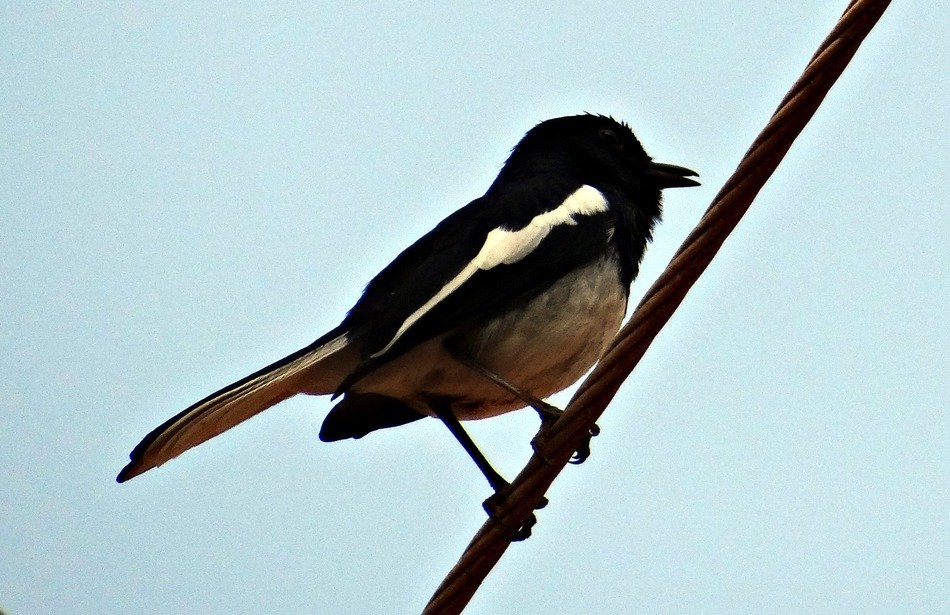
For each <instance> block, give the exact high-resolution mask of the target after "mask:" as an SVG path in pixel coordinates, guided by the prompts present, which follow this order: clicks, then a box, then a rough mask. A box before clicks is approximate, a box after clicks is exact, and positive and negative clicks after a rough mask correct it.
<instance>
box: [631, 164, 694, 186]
mask: <svg viewBox="0 0 950 615" xmlns="http://www.w3.org/2000/svg"><path fill="white" fill-rule="evenodd" d="M644 175H645V176H646V177H648V178H649V179H650V180H652V181H654V182H655V183H656V184H657V185H658V186H659V187H660V189H661V190H662V189H663V188H688V187H690V186H698V185H700V184H699V182H698V181H696V180H695V179H690V177H699V173H697V172H696V171H693V170H691V169H687V168H686V167H678V166H676V165H675V164H663V163H662V162H652V161H651V162H650V163H649V164H648V165H647V168H646V171H645V172H644Z"/></svg>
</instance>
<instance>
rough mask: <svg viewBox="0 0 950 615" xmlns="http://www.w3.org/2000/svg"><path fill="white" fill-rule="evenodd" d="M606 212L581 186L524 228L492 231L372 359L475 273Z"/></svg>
mask: <svg viewBox="0 0 950 615" xmlns="http://www.w3.org/2000/svg"><path fill="white" fill-rule="evenodd" d="M605 211H607V199H606V198H605V197H604V195H603V194H602V193H601V192H600V190H598V189H597V188H594V187H593V186H588V185H586V184H585V185H583V186H581V187H580V188H578V189H577V190H575V191H574V192H573V193H571V195H570V196H568V197H567V198H566V199H564V202H563V203H561V204H560V205H558V206H557V207H556V208H555V209H552V210H550V211H546V212H544V213H542V214H538V215H537V216H535V217H534V218H532V219H531V221H530V222H528V224H526V225H525V226H524V228H521V229H518V230H517V231H510V230H507V229H505V228H502V227H499V228H496V229H493V230H492V231H491V232H490V233H488V236H487V237H485V243H484V244H482V248H481V249H480V250H479V251H478V254H476V255H475V258H473V259H472V261H471V262H470V263H468V264H467V265H465V267H463V268H462V270H461V271H459V272H458V274H457V275H456V276H455V277H454V278H452V279H451V280H449V281H448V282H447V283H446V284H445V286H443V287H442V288H441V289H439V292H437V293H436V294H435V295H433V296H432V298H431V299H429V300H428V301H426V302H425V303H424V304H422V306H420V307H419V309H417V310H416V311H415V312H413V313H412V314H410V315H409V317H408V318H406V320H405V321H403V323H402V325H401V326H400V327H399V329H398V330H397V331H396V334H395V335H394V336H393V338H392V339H391V340H389V343H388V344H386V346H384V347H383V349H382V350H380V351H379V352H375V353H373V355H372V356H373V357H378V356H379V355H381V354H383V353H385V352H386V351H388V350H389V349H390V348H392V346H393V344H395V343H396V340H398V339H399V338H400V337H402V334H403V333H405V332H406V331H407V330H408V329H409V327H411V326H412V325H414V324H415V323H416V322H417V321H418V320H419V319H420V318H422V317H423V316H424V315H425V314H426V313H427V312H428V311H429V310H431V309H432V308H433V307H435V306H436V305H438V304H439V303H440V302H441V301H442V300H443V299H445V298H446V297H448V296H449V295H451V294H452V293H453V292H455V291H456V290H457V289H458V288H459V287H460V286H461V285H462V284H464V283H465V282H466V281H467V280H468V279H469V278H470V277H472V276H473V275H475V272H477V271H479V270H482V271H488V270H489V269H491V268H493V267H497V266H498V265H511V264H512V263H517V262H518V261H520V260H521V259H523V258H525V257H526V256H528V255H529V254H531V253H532V252H533V251H534V250H535V248H537V247H538V246H539V245H540V244H541V242H542V241H543V240H544V238H545V237H547V236H548V234H549V233H550V232H551V229H553V228H554V227H555V226H558V225H561V224H569V225H572V226H573V225H575V224H577V221H576V220H575V219H574V216H592V215H594V214H598V213H602V212H605Z"/></svg>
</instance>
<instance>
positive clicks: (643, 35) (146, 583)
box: [0, 0, 950, 615]
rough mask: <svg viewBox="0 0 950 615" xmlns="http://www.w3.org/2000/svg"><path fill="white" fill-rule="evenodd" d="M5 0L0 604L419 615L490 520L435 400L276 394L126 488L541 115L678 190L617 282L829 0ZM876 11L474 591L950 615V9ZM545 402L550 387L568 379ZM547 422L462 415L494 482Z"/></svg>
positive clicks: (674, 218) (703, 608)
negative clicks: (678, 175)
mask: <svg viewBox="0 0 950 615" xmlns="http://www.w3.org/2000/svg"><path fill="white" fill-rule="evenodd" d="M470 4H471V3H466V4H461V3H460V4H458V5H453V4H448V3H405V4H388V5H387V6H388V7H389V8H381V7H380V6H378V4H377V3H372V4H371V3H366V4H363V5H358V4H354V3H341V4H333V3H323V2H319V3H316V4H314V3H300V4H292V3H269V4H267V5H266V6H264V7H260V6H254V5H252V6H248V5H242V6H240V7H237V6H235V5H232V4H226V3H216V4H211V3H207V4H196V3H189V2H181V3H174V4H172V3H169V4H166V5H163V6H161V7H158V6H154V5H153V4H152V3H145V2H123V3H97V2H84V3H62V4H48V5H47V4H45V3H44V4H42V5H41V4H40V3H17V4H9V3H8V4H7V5H5V6H4V7H3V8H0V52H2V53H0V79H2V83H0V314H2V318H0V343H2V348H3V352H2V353H0V370H2V373H3V375H4V378H3V380H2V382H0V412H2V418H0V442H2V446H0V494H3V495H2V498H0V605H3V608H4V609H6V610H7V611H9V613H10V614H11V615H21V614H31V613H64V614H68V613H102V614H111V613H117V614H118V613H130V612H182V613H184V612H187V613H209V614H214V613H307V612H310V613H412V612H418V611H419V610H420V609H421V608H422V606H423V605H424V604H425V602H426V600H427V599H428V597H429V596H430V594H431V592H432V591H433V590H434V589H435V587H436V586H437V585H438V583H439V581H440V580H441V579H442V577H443V575H444V574H445V573H446V572H447V571H448V569H449V568H450V567H451V566H452V564H454V563H455V561H456V559H457V557H458V556H459V554H460V553H461V551H462V549H463V548H464V546H465V545H466V544H467V542H468V541H469V539H470V537H471V535H472V534H473V533H474V531H475V530H476V529H477V528H478V527H479V526H480V525H481V523H482V521H483V520H484V513H483V511H482V509H481V501H482V500H483V499H484V498H485V497H487V496H488V495H489V493H488V489H487V487H486V485H485V484H484V480H483V479H482V477H481V476H480V475H479V474H478V472H477V470H476V469H475V467H474V465H473V464H472V463H471V462H470V461H469V460H468V459H467V458H466V457H465V455H464V453H463V451H462V450H461V448H460V447H459V446H458V445H457V444H456V443H455V441H454V440H453V439H452V438H451V436H450V435H449V434H448V433H447V431H446V430H445V429H444V427H442V426H441V425H440V424H438V423H437V422H436V421H422V422H419V423H416V424H413V425H411V426H406V427H403V428H400V429H395V430H388V431H386V432H381V433H377V434H372V435H371V436H369V437H367V438H366V439H364V440H361V441H356V442H353V441H350V442H343V443H337V444H332V445H331V444H323V443H320V442H319V441H318V440H317V432H318V429H319V425H320V423H321V421H322V419H323V416H324V415H325V414H326V412H327V411H328V410H329V408H330V402H329V400H327V399H322V398H297V399H294V400H291V401H289V402H286V403H284V404H282V405H281V406H279V407H277V408H274V409H272V410H271V411H269V412H267V413H265V414H263V415H261V416H260V417H258V418H256V419H254V420H253V421H250V422H248V423H247V424H245V425H243V426H241V427H240V428H237V429H235V430H233V431H232V432H229V433H228V434H226V435H225V436H223V437H220V438H218V439H216V440H214V441H212V442H209V443H207V444H205V445H203V446H201V447H199V448H198V449H195V450H193V451H191V452H189V453H187V454H185V455H184V456H182V457H181V458H179V459H176V460H174V461H173V462H170V463H168V464H167V465H165V466H163V467H161V468H160V469H158V470H153V471H151V472H149V473H147V474H145V475H143V476H141V477H139V478H137V479H135V480H134V481H132V482H130V483H128V484H125V485H121V486H120V485H116V484H115V483H114V482H113V481H114V477H115V474H116V473H117V472H118V470H119V469H120V468H121V467H122V466H123V464H124V462H125V460H126V458H127V455H128V452H129V450H130V449H131V448H132V446H134V445H135V444H136V443H137V442H138V441H139V439H140V438H141V437H142V436H143V435H144V434H145V433H146V432H147V431H149V430H151V429H152V428H153V427H154V426H156V425H157V424H158V423H160V422H161V421H163V420H164V419H166V418H167V417H169V416H171V415H172V414H174V413H176V412H178V411H179V410H180V409H181V408H183V407H185V406H187V405H188V404H190V403H191V402H193V401H195V400H196V399H198V398H200V397H203V396H204V395H206V394H207V393H209V392H211V391H213V390H215V389H217V388H219V387H220V386H223V385H224V384H227V383H229V382H231V381H233V380H234V379H236V378H239V377H241V376H244V375H245V374H246V373H249V372H250V371H253V370H255V369H257V368H258V367H260V366H262V365H264V364H266V363H268V362H270V361H272V360H275V359H277V358H279V357H281V356H283V355H284V354H287V353H288V352H290V351H293V350H295V349H297V348H298V347H300V346H303V345H305V344H307V343H309V342H310V341H312V340H313V339H315V338H316V337H317V336H318V335H320V334H322V333H323V332H324V331H326V330H327V329H329V328H330V327H332V326H334V325H335V324H336V323H337V322H338V321H339V319H340V318H341V317H342V316H343V314H344V313H345V311H346V309H347V308H349V307H350V305H351V304H352V303H353V302H354V301H355V299H356V298H357V296H358V294H359V292H360V290H361V288H362V286H363V285H364V284H365V283H366V282H367V281H368V280H369V279H370V277H371V276H372V275H373V274H374V273H375V272H376V271H377V270H378V269H379V268H380V267H382V266H383V265H385V264H386V263H387V262H388V261H389V260H390V259H391V258H392V257H393V256H395V254H397V253H398V251H399V250H401V249H402V248H404V247H405V246H407V245H408V244H409V243H411V242H412V241H413V240H414V239H415V238H417V237H418V236H419V235H420V234H422V233H423V232H425V231H426V230H428V229H429V228H430V227H431V226H432V225H433V224H434V223H435V222H437V221H438V220H439V219H441V218H442V217H443V216H445V215H447V214H448V213H450V212H451V211H453V210H454V209H456V208H457V207H459V206H461V205H463V204H464V203H466V202H467V201H468V200H470V199H472V198H475V197H477V196H479V195H480V194H481V193H482V192H483V191H484V190H485V188H486V187H487V186H488V185H489V183H490V182H491V180H492V179H493V178H494V175H495V173H496V172H497V169H498V168H499V166H500V165H501V163H502V162H503V160H504V158H505V156H506V154H507V152H508V150H509V149H510V148H511V147H512V146H513V145H514V144H515V143H516V142H517V140H518V138H519V137H520V136H521V135H522V134H523V133H524V132H525V131H526V130H527V129H528V128H530V127H531V126H532V125H534V124H535V123H536V122H538V121H540V120H542V119H545V118H548V117H553V116H557V115H566V114H572V113H578V112H582V111H594V112H601V113H609V114H612V115H614V116H616V117H618V118H620V119H624V120H626V121H628V122H629V123H630V124H631V125H632V126H633V127H634V129H635V130H636V132H637V134H638V135H639V136H640V138H641V140H642V141H643V143H644V145H645V147H646V148H647V150H648V151H649V152H650V153H651V154H653V155H654V156H655V157H656V158H657V159H659V160H662V161H666V162H672V163H677V164H682V165H686V166H689V167H691V168H694V169H696V170H697V171H699V173H700V174H701V176H702V181H703V187H702V188H696V189H690V190H680V191H671V192H669V193H668V194H667V198H666V204H667V207H666V212H667V216H666V220H665V222H664V223H663V225H662V226H661V227H660V228H659V229H658V231H657V234H656V241H655V242H654V244H653V246H652V247H651V249H650V250H649V251H648V253H647V257H646V261H645V263H644V268H643V272H642V274H641V278H640V280H639V281H638V282H637V284H636V285H635V287H634V291H633V293H634V300H636V299H637V298H638V297H639V296H640V295H641V294H642V293H643V292H644V291H645V290H646V288H647V286H648V285H649V283H650V282H651V281H652V280H653V279H654V278H655V276H656V275H658V273H659V271H661V270H662V268H663V267H664V266H665V264H666V263H667V262H668V260H669V258H670V257H671V255H672V253H673V251H674V250H675V249H676V247H677V246H678V245H679V243H680V242H681V241H682V240H683V238H684V237H685V236H686V234H687V233H688V232H689V230H690V229H691V228H692V227H693V225H694V224H695V223H696V221H697V220H698V219H699V217H700V216H701V214H702V212H703V210H704V209H705V207H706V206H707V204H708V203H709V201H710V199H711V198H712V196H713V195H714V194H715V192H716V191H717V190H718V188H719V186H721V184H722V182H723V181H724V180H725V178H726V177H727V176H728V175H729V173H730V172H731V171H732V170H733V168H734V167H735V165H736V163H737V162H738V160H739V157H740V156H741V155H742V153H743V152H744V151H745V149H746V148H747V147H748V145H749V143H750V142H751V139H752V138H753V137H754V136H755V134H756V133H757V132H758V130H759V129H760V128H761V127H762V126H763V125H764V123H765V121H766V120H767V119H768V116H769V115H770V113H771V112H772V110H773V109H774V107H775V105H776V104H777V103H778V101H779V100H780V98H781V97H782V95H783V94H784V92H785V91H786V90H787V88H788V87H789V86H790V84H791V83H792V81H793V80H794V78H795V77H796V76H797V75H798V74H799V73H800V71H801V69H802V68H803V67H804V65H805V63H806V62H807V60H808V58H809V57H810V55H811V53H812V52H813V50H814V49H815V48H816V47H817V45H818V44H819V42H820V41H821V40H822V39H823V38H824V36H825V35H826V34H827V32H828V31H829V30H830V28H831V26H832V24H833V23H834V21H835V20H836V19H837V17H838V14H839V13H840V11H841V10H842V9H843V7H844V5H845V4H846V2H844V0H842V1H841V2H827V1H823V2H818V1H803V2H794V3H788V2H760V3H748V2H720V3H710V2H681V3H677V4H676V5H675V6H671V5H663V4H662V3H655V2H652V3H648V2H637V1H634V2H624V3H617V2H603V3H597V2H562V3H557V4H553V5H552V4H549V3H544V4H542V3H538V4H536V5H525V6H522V7H520V8H511V7H509V8H497V7H496V8H478V7H475V6H470ZM935 7H936V3H924V2H895V3H894V5H893V6H892V7H891V8H890V9H889V11H888V13H887V14H885V16H884V18H883V20H882V21H881V23H880V24H879V26H878V28H877V29H876V30H875V31H874V32H872V34H871V36H870V37H869V39H868V40H867V41H866V43H865V45H864V47H863V48H862V49H861V51H860V52H859V53H858V55H857V56H856V58H855V60H854V62H853V63H852V65H851V67H850V68H849V69H848V70H847V71H846V72H845V74H844V76H843V78H842V79H841V80H840V82H839V83H838V84H837V85H836V87H835V88H834V90H833V91H832V92H831V94H830V95H829V96H828V98H827V99H826V101H825V103H824V105H823V107H822V108H821V109H820V110H819V112H818V114H817V116H816V117H815V119H814V120H813V121H812V123H811V124H810V125H809V127H808V128H807V129H806V131H805V132H804V134H803V135H802V137H801V138H800V139H799V140H798V142H797V143H796V144H795V146H794V148H793V149H792V151H791V153H790V154H789V156H788V157H787V159H786V160H785V162H784V163H783V164H782V166H781V167H780V168H779V170H778V172H777V174H776V175H775V176H774V177H773V178H772V179H771V180H770V181H769V183H768V185H767V186H766V187H765V189H764V190H763V191H762V193H761V194H760V196H759V199H758V200H757V202H756V203H755V204H754V205H753V207H752V209H751V211H750V212H749V214H748V215H747V216H746V218H745V219H744V220H743V221H742V223H741V224H740V226H739V228H738V229H737V231H736V232H735V234H734V235H733V236H732V238H730V240H729V241H728V242H727V244H726V245H725V247H724V249H723V251H722V252H721V253H720V255H719V256H718V258H717V259H716V260H715V261H714V263H713V264H712V266H711V268H710V269H709V271H708V272H707V273H706V275H705V276H704V277H703V278H702V280H700V282H699V283H698V284H697V286H696V287H695V288H694V289H693V291H692V292H691V293H690V295H689V296H688V297H687V299H686V301H685V302H684V304H683V305H682V307H681V308H680V310H679V311H678V312H677V313H676V315H675V316H674V318H673V320H672V322H671V323H670V325H669V326H668V327H667V328H666V329H665V330H664V331H663V332H662V333H661V335H660V337H659V338H658V339H657V341H656V343H655V344H654V345H653V347H652V348H651V349H650V351H649V353H648V354H647V355H646V357H645V359H644V360H643V362H642V363H641V365H640V367H639V369H638V370H637V371H636V372H635V373H634V375H633V377H632V378H631V379H630V380H629V381H628V382H627V383H626V385H625V386H624V388H623V389H622V390H621V393H620V395H619V396H618V397H617V399H616V400H615V401H614V403H613V404H612V406H611V407H610V408H609V409H608V411H607V413H606V414H605V415H604V417H603V418H602V420H601V421H600V426H601V428H602V429H603V433H602V435H601V436H600V437H598V438H596V439H595V441H594V442H593V455H592V457H591V458H590V459H589V460H588V462H587V463H585V464H584V465H582V466H579V467H569V468H568V469H567V470H566V471H565V472H564V473H563V474H562V475H561V477H560V478H559V479H558V481H557V482H556V483H555V485H554V486H553V488H552V490H551V491H550V493H549V498H550V500H551V504H550V505H549V506H548V507H547V508H546V509H544V510H543V511H541V512H540V514H539V524H538V526H537V527H536V529H535V535H534V536H533V537H532V538H531V539H530V540H529V541H527V542H525V543H522V544H518V545H515V546H514V547H512V548H511V549H510V550H509V551H508V553H507V554H506V555H505V557H504V558H503V559H502V561H501V563H500V564H499V566H498V567H497V568H496V569H495V570H494V571H493V572H492V574H491V576H490V577H489V578H488V580H487V581H486V582H485V584H484V585H483V587H482V588H481V590H480V591H479V593H478V594H477V595H476V597H475V599H474V600H473V601H472V603H471V606H470V609H469V611H468V612H470V613H475V614H494V613H505V612H512V613H514V612H517V613H523V614H534V613H550V612H557V613H565V614H582V613H593V612H603V613H607V612H610V613H644V612H665V613H690V612H704V613H716V612H727V613H760V612H842V611H844V612H888V613H893V612H947V610H950V597H948V585H947V579H948V578H950V525H948V518H950V517H948V515H950V506H948V501H950V489H948V485H950V469H948V466H950V419H948V414H947V407H948V405H950V385H948V382H950V357H948V354H950V351H948V349H950V332H948V331H950V328H948V324H947V320H948V319H947V314H948V313H950V288H948V282H947V279H948V278H947V272H948V270H950V256H948V250H947V237H948V236H950V215H948V198H947V196H946V194H947V192H946V188H945V182H946V178H947V176H948V171H950V169H948V161H947V153H948V134H947V125H948V117H947V115H948V113H947V109H948V108H950V96H948V84H947V81H948V80H947V75H948V74H950V60H948V58H950V45H948V43H947V38H946V33H947V26H948V22H947V15H946V12H945V11H944V12H942V13H940V12H937V13H935V12H934V11H936V8H935ZM561 401H563V399H561ZM536 423H537V420H536V417H535V416H533V413H531V412H530V411H528V412H525V413H513V414H511V415H508V416H504V417H500V418H497V419H492V420H490V421H483V422H479V423H474V424H469V425H470V426H471V430H472V432H473V433H474V436H475V437H476V439H477V440H478V441H479V442H480V443H481V444H482V445H483V448H484V450H485V451H486V453H487V454H488V456H489V458H490V459H492V460H493V461H494V462H495V463H496V464H497V465H498V466H499V467H500V468H501V469H503V471H504V472H505V473H506V474H508V475H513V474H514V473H516V472H517V471H518V469H520V467H521V466H522V464H523V463H524V462H525V461H526V460H527V458H528V457H529V455H530V452H531V451H530V447H529V444H528V443H529V440H530V438H531V436H532V435H533V433H534V430H535V428H536V426H537V425H536Z"/></svg>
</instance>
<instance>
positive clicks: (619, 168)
mask: <svg viewBox="0 0 950 615" xmlns="http://www.w3.org/2000/svg"><path fill="white" fill-rule="evenodd" d="M535 173H562V174H569V175H571V176H573V177H575V179H577V180H579V181H581V182H583V183H589V184H591V185H594V186H598V187H599V186H601V185H609V186H614V187H616V188H619V189H621V190H624V191H626V190H633V191H635V192H655V193H657V197H658V196H659V194H658V193H659V191H660V190H663V189H664V188H681V187H687V186H698V185H699V182H697V181H696V180H694V179H690V178H691V177H696V176H697V174H696V172H695V171H692V170H690V169H687V168H685V167H680V166H676V165H671V164H662V163H658V162H654V161H653V159H652V158H650V156H649V155H648V154H647V153H646V151H644V149H643V146H642V145H640V141H638V140H637V137H636V136H635V135H634V134H633V131H632V130H631V129H630V127H629V126H627V125H626V124H624V123H622V122H618V121H617V120H615V119H613V118H611V117H608V116H605V115H592V114H586V115H571V116H566V117H559V118H554V119H550V120H546V121H544V122H541V123H540V124H538V125H537V126H535V127H534V128H532V129H531V130H530V131H528V133H527V134H526V135H525V136H524V138H522V139H521V141H520V142H519V143H518V145H516V146H515V148H514V150H512V152H511V156H509V158H508V161H507V162H506V163H505V168H504V169H503V170H502V172H501V175H499V179H501V177H502V176H507V177H513V176H524V175H530V174H535Z"/></svg>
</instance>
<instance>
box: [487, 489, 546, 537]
mask: <svg viewBox="0 0 950 615" xmlns="http://www.w3.org/2000/svg"><path fill="white" fill-rule="evenodd" d="M507 497H508V491H507V488H505V489H499V490H497V491H495V493H493V494H492V495H491V497H489V498H488V499H487V500H485V502H484V503H483V504H482V507H483V508H484V509H485V512H487V513H488V516H489V517H490V518H491V519H493V520H494V521H495V522H496V523H498V524H499V525H500V526H502V527H503V528H504V529H505V530H507V531H508V539H509V540H510V541H511V542H521V541H522V540H525V539H527V538H529V537H530V536H531V528H533V527H534V526H535V525H536V524H537V523H538V517H537V516H536V515H535V514H534V513H531V514H530V515H529V516H528V518H527V519H525V521H524V523H522V524H521V526H520V527H514V526H513V525H511V524H509V523H508V522H507V521H506V520H505V519H504V517H503V516H502V515H501V514H500V511H501V508H502V504H503V503H504V502H505V499H506V498H507ZM547 505H548V499H547V498H545V497H542V498H541V501H540V502H538V505H537V506H535V507H534V509H535V510H541V509H542V508H544V507H545V506H547Z"/></svg>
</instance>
